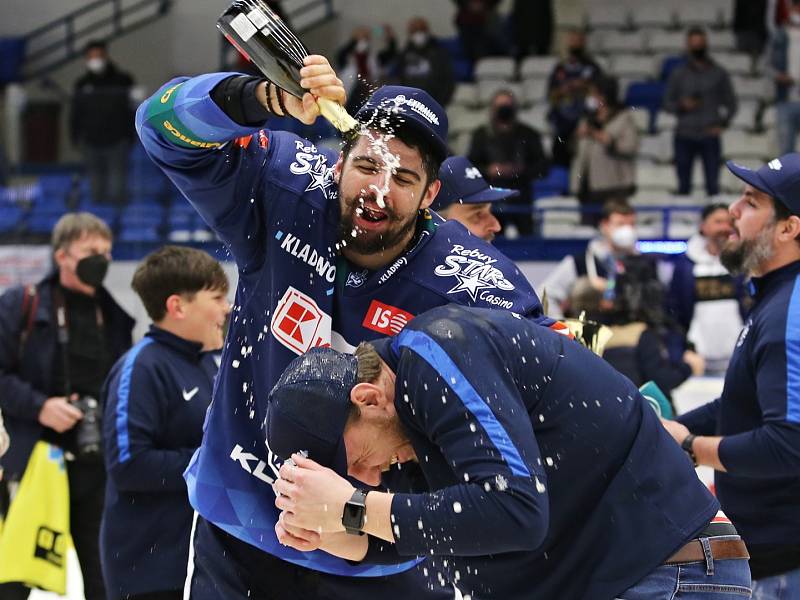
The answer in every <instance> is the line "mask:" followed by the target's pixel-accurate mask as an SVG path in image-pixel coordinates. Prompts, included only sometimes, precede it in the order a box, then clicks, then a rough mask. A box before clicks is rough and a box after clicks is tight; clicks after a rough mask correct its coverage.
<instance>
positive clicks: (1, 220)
mask: <svg viewBox="0 0 800 600" xmlns="http://www.w3.org/2000/svg"><path fill="white" fill-rule="evenodd" d="M24 215H25V212H24V211H23V210H22V209H21V208H20V207H18V206H4V207H3V208H2V210H0V231H1V232H3V233H8V232H10V231H14V230H16V229H19V228H20V227H21V225H22V220H23V217H24Z"/></svg>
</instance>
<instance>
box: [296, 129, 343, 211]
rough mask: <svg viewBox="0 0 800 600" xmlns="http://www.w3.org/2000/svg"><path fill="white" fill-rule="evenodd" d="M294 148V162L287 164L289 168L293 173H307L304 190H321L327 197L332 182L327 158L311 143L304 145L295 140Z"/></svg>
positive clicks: (332, 174)
mask: <svg viewBox="0 0 800 600" xmlns="http://www.w3.org/2000/svg"><path fill="white" fill-rule="evenodd" d="M295 148H296V150H297V152H296V153H295V156H294V162H293V163H292V164H291V165H289V170H290V171H291V172H292V174H294V175H305V174H308V175H309V176H310V177H311V181H310V182H309V184H308V186H307V187H306V189H305V191H306V192H310V191H312V190H322V192H323V194H325V197H326V198H327V197H329V196H328V194H329V188H330V187H331V186H332V185H333V184H334V172H333V167H329V166H328V159H327V158H326V157H325V155H323V154H319V153H318V151H317V147H316V146H314V145H313V144H311V145H310V146H306V145H305V144H304V143H303V142H301V141H297V142H295ZM334 189H335V188H334Z"/></svg>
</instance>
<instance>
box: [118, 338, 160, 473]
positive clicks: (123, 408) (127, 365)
mask: <svg viewBox="0 0 800 600" xmlns="http://www.w3.org/2000/svg"><path fill="white" fill-rule="evenodd" d="M152 342H153V340H152V339H150V338H144V339H143V340H142V341H141V342H139V343H138V344H136V345H135V346H134V347H133V348H131V350H130V352H128V354H127V356H125V362H124V363H123V365H122V373H121V374H120V377H119V385H118V387H117V411H116V415H115V416H116V420H115V423H116V428H117V448H118V449H119V462H120V463H124V462H127V461H129V460H130V459H131V449H130V440H129V438H128V401H129V400H130V393H131V375H132V373H133V365H134V364H135V363H136V357H137V356H139V352H141V351H142V349H144V348H145V347H146V346H148V345H150V344H151V343H152Z"/></svg>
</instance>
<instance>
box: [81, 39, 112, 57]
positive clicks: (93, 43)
mask: <svg viewBox="0 0 800 600" xmlns="http://www.w3.org/2000/svg"><path fill="white" fill-rule="evenodd" d="M89 50H108V44H106V43H105V42H104V41H103V40H89V41H88V42H86V45H85V46H84V47H83V53H84V54H86V53H87V52H89Z"/></svg>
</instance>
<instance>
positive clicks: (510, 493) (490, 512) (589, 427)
mask: <svg viewBox="0 0 800 600" xmlns="http://www.w3.org/2000/svg"><path fill="white" fill-rule="evenodd" d="M373 343H375V344H376V347H377V348H378V351H379V352H380V353H381V355H382V356H383V357H384V359H385V360H386V361H387V362H388V364H389V366H390V367H391V369H392V370H393V371H394V372H395V373H396V376H397V378H396V388H395V401H394V404H395V408H396V409H397V413H398V415H399V417H400V420H401V422H402V424H403V425H404V427H405V429H406V431H407V433H408V435H409V438H410V440H411V443H412V445H413V447H414V450H415V452H416V455H417V458H418V459H419V464H420V466H421V468H422V471H423V473H424V475H425V479H426V480H427V483H428V487H429V490H430V492H428V493H422V494H396V495H395V497H394V499H393V501H392V515H393V523H394V524H395V525H394V534H395V538H396V544H395V545H394V547H387V545H386V544H385V543H383V542H380V541H378V542H375V541H374V539H373V540H372V544H371V548H370V552H369V554H368V559H374V560H377V559H378V558H377V557H378V556H380V555H381V550H384V551H385V552H386V553H387V554H390V553H392V551H393V552H395V553H396V555H399V556H400V557H409V556H429V560H428V561H426V562H425V563H424V565H425V567H426V568H427V572H428V573H429V577H430V579H431V583H432V584H433V585H438V581H437V580H438V579H439V574H441V577H442V578H444V579H445V580H450V581H456V582H457V585H458V587H459V588H460V589H461V591H462V592H463V593H464V594H466V593H469V594H471V595H472V597H473V598H503V599H513V598H520V599H523V598H524V599H529V598H548V599H551V598H552V599H555V598H569V599H571V600H575V599H579V598H582V599H587V600H605V599H611V598H614V597H617V596H618V595H619V594H620V593H622V592H623V591H625V590H626V589H628V588H629V587H630V586H632V585H633V584H634V583H636V582H637V581H638V580H640V579H641V578H642V577H644V576H645V575H646V574H648V573H649V572H650V571H651V570H652V569H654V568H656V567H657V566H659V565H660V564H662V563H663V561H664V560H665V559H666V558H668V557H669V556H670V555H671V554H672V553H674V552H675V551H676V550H677V549H678V548H679V547H681V546H682V545H684V544H685V543H686V542H687V541H688V540H690V539H692V538H693V537H694V536H695V535H696V534H697V533H698V532H699V531H700V530H702V528H703V527H704V526H705V525H706V524H707V523H708V522H709V520H710V519H711V518H713V516H714V515H715V513H716V511H717V509H718V507H719V504H718V503H717V501H716V500H715V499H714V497H713V496H712V495H711V494H710V493H709V492H708V490H707V489H706V488H705V486H704V485H703V484H702V483H701V482H700V481H699V480H698V478H697V476H696V475H695V473H694V470H693V469H692V468H691V465H690V463H689V462H688V461H687V459H686V455H685V454H684V453H683V451H682V450H681V449H680V447H679V446H678V445H677V444H675V442H674V441H673V440H672V438H671V437H670V436H669V435H668V434H667V433H666V431H665V430H664V428H663V427H662V426H661V424H660V423H659V421H658V418H657V417H656V415H655V413H654V412H653V410H652V409H651V408H650V407H649V406H648V405H647V403H646V402H645V401H644V400H643V398H642V397H641V395H640V394H639V392H638V390H637V389H636V387H635V386H634V385H633V384H632V383H631V382H630V381H629V380H628V379H626V378H625V377H623V376H621V375H620V374H619V373H617V372H616V371H614V369H613V368H612V367H611V366H609V365H608V364H607V363H606V362H605V361H603V360H602V359H600V358H599V357H597V356H595V355H594V354H592V353H591V352H590V351H588V350H587V349H585V348H583V347H582V346H580V345H579V344H576V343H574V342H572V341H570V340H568V339H566V338H564V337H563V336H560V335H558V334H556V333H554V332H552V331H551V330H548V329H546V328H544V327H541V326H539V325H536V324H535V323H532V322H530V321H528V320H524V319H520V318H519V317H518V316H517V315H514V314H510V313H506V312H503V311H488V310H485V309H476V308H466V307H460V306H456V305H449V306H445V307H439V308H435V309H432V310H430V311H428V312H426V313H425V314H424V315H420V316H418V317H417V318H416V319H415V320H414V321H412V322H411V323H409V325H407V326H406V328H405V329H404V330H403V331H402V332H400V333H399V334H398V335H397V336H396V337H394V338H391V340H388V341H384V340H379V341H376V342H373Z"/></svg>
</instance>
